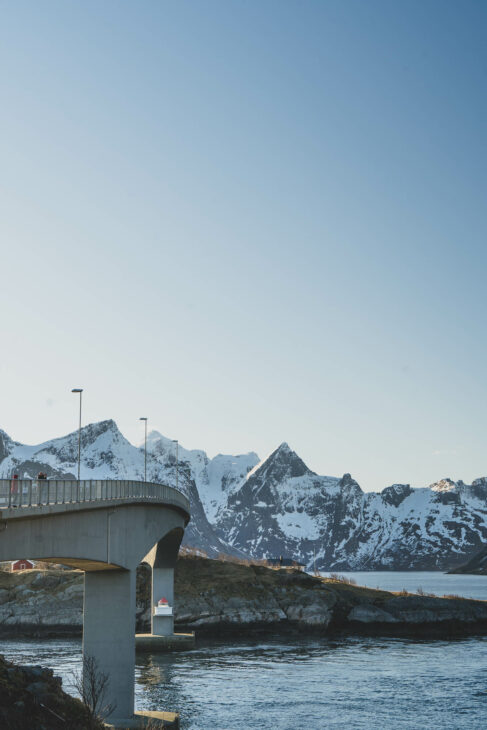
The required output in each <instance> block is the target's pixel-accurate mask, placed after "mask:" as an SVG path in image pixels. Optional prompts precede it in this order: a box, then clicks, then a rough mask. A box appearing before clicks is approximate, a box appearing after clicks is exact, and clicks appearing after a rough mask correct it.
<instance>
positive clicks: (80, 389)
mask: <svg viewBox="0 0 487 730" xmlns="http://www.w3.org/2000/svg"><path fill="white" fill-rule="evenodd" d="M71 393H79V428H78V501H79V486H80V485H79V482H80V471H81V397H82V393H83V388H73V389H72V391H71Z"/></svg>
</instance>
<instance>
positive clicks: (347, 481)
mask: <svg viewBox="0 0 487 730" xmlns="http://www.w3.org/2000/svg"><path fill="white" fill-rule="evenodd" d="M338 486H339V487H340V489H341V490H342V491H343V490H347V491H350V490H352V491H356V492H359V493H360V494H363V492H362V488H361V486H360V484H359V483H358V482H357V481H356V480H355V479H354V478H353V477H352V475H351V474H348V473H346V474H344V475H343V476H342V478H341V479H340V481H339V482H338Z"/></svg>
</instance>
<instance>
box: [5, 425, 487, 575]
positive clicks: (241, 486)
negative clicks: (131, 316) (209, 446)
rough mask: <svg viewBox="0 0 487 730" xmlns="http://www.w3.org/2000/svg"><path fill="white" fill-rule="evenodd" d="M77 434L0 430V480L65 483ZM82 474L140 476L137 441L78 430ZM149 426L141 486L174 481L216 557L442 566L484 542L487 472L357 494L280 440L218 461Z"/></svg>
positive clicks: (97, 429) (104, 429) (196, 543)
mask: <svg viewBox="0 0 487 730" xmlns="http://www.w3.org/2000/svg"><path fill="white" fill-rule="evenodd" d="M77 457H78V432H77V431H74V432H72V433H69V434H67V435H66V436H61V437H57V438H55V439H51V440H50V441H44V442H42V443H41V444H37V445H34V446H32V445H23V444H21V443H20V442H16V441H13V439H11V438H10V436H9V435H8V434H7V433H6V432H5V431H2V430H0V476H3V477H8V476H10V475H11V474H12V473H13V472H14V471H16V472H17V473H19V474H20V476H21V477H35V475H36V474H37V472H38V471H39V470H40V469H42V470H43V471H46V473H47V474H48V476H49V477H59V478H75V474H76V473H77ZM81 457H82V458H81V462H82V463H81V477H82V478H88V479H89V478H92V479H102V478H114V479H117V478H118V479H139V480H142V479H143V478H144V449H143V446H142V447H141V446H139V447H137V446H134V445H132V444H131V443H130V442H129V441H128V440H127V439H126V438H125V437H124V436H123V434H122V433H121V432H120V430H119V429H118V426H117V424H116V423H115V421H113V420H112V419H108V420H105V421H100V422H97V423H93V424H88V425H86V426H84V427H83V429H82V430H81ZM178 457H179V463H178V465H177V467H178V468H177V469H176V444H175V442H174V440H172V439H169V438H167V437H165V436H163V435H162V434H160V433H159V432H158V431H151V432H150V433H149V434H148V439H147V478H148V480H149V481H154V482H163V483H167V484H170V485H172V486H175V485H176V483H177V484H178V486H179V488H180V489H181V491H183V492H184V493H185V494H186V495H187V496H188V498H189V499H190V501H191V505H192V507H191V509H192V520H191V522H190V525H189V526H188V529H187V531H186V534H185V544H187V545H191V546H193V547H197V548H199V549H200V550H204V551H206V552H207V553H208V554H209V555H211V556H216V555H218V553H222V552H224V553H225V552H226V553H229V554H234V555H240V556H242V555H250V556H252V557H255V558H269V557H275V556H276V555H282V554H285V555H288V556H291V557H293V558H295V559H298V560H300V561H302V562H304V563H305V564H306V565H307V566H308V567H312V566H314V565H316V567H318V568H321V569H331V570H338V569H339V570H359V569H444V568H447V569H449V568H454V567H455V565H457V564H459V563H461V562H465V561H466V560H467V559H469V558H470V557H471V556H472V555H473V554H474V553H475V552H478V550H480V549H481V548H482V547H483V545H484V543H485V542H487V506H486V505H487V477H479V478H477V479H475V480H473V482H472V484H470V485H469V484H465V483H464V482H463V481H462V480H458V481H457V482H454V481H453V480H452V479H450V478H444V479H440V480H438V481H437V482H434V483H432V484H430V485H429V487H416V488H412V487H411V486H410V485H409V484H393V485H390V486H388V487H385V488H384V489H383V490H382V491H381V492H364V491H363V490H362V489H361V487H360V485H359V484H358V482H357V481H356V480H355V479H353V477H352V476H351V475H350V474H349V473H345V474H344V475H343V476H342V477H331V476H320V475H318V474H316V473H315V472H313V471H312V470H311V469H309V468H308V466H307V465H306V464H305V463H304V461H303V460H302V459H301V458H300V457H299V456H298V454H297V453H296V452H295V451H293V450H292V449H291V448H290V446H289V445H288V444H287V443H286V442H282V443H281V444H280V445H279V446H278V447H277V448H276V449H275V450H274V451H273V452H271V454H269V456H268V457H266V458H265V459H263V460H262V461H261V460H259V457H258V455H257V454H256V453H255V452H249V453H247V454H239V455H225V454H217V455H216V456H215V457H213V458H211V459H210V458H209V457H208V456H207V454H206V453H205V452H204V451H202V450H198V449H191V450H190V449H185V448H184V447H183V446H182V445H179V446H178Z"/></svg>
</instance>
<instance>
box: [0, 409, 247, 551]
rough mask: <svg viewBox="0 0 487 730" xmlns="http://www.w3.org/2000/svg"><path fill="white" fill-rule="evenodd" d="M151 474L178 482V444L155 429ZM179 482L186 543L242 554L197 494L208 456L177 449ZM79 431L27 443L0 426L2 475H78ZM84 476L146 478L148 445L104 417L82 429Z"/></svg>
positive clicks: (150, 443) (156, 479)
mask: <svg viewBox="0 0 487 730" xmlns="http://www.w3.org/2000/svg"><path fill="white" fill-rule="evenodd" d="M147 447H148V448H147V452H148V454H147V456H148V458H147V479H148V481H152V482H158V483H162V484H169V485H171V486H175V485H176V459H175V444H174V443H173V442H172V441H171V440H170V439H167V438H164V437H163V436H161V435H160V434H158V433H157V432H152V433H151V434H149V437H148V444H147ZM179 457H180V458H179V469H178V486H179V488H180V489H181V491H182V492H184V493H185V494H186V496H187V497H188V498H189V500H190V502H191V522H190V523H189V525H188V527H187V528H186V532H185V536H184V541H183V542H184V543H185V544H189V545H192V546H197V547H199V548H200V549H202V550H205V551H206V552H207V553H208V554H209V555H213V556H214V555H217V554H218V553H220V552H224V553H236V554H240V551H238V550H235V549H232V548H231V547H229V546H228V545H227V544H226V543H224V542H222V541H221V540H220V539H219V538H218V537H217V536H216V534H215V532H214V530H213V528H212V527H211V525H210V524H209V522H208V520H207V518H206V515H205V511H204V508H203V505H202V503H201V500H200V498H199V494H198V488H197V486H196V482H195V478H199V475H200V474H201V473H204V472H205V469H206V465H207V462H208V458H207V456H206V454H205V453H204V452H202V451H187V450H186V449H184V448H180V450H179ZM77 458H78V432H77V431H76V432H74V433H71V434H68V435H67V436H63V437H62V438H58V439H53V440H51V441H46V442H45V443H42V444H39V445H37V446H25V445H23V444H20V443H18V442H14V441H12V439H10V437H9V436H8V435H7V434H6V433H5V432H3V431H0V477H8V476H10V475H11V474H12V473H14V472H16V473H18V474H19V476H20V477H23V478H29V477H34V476H35V475H36V474H37V473H38V472H39V471H40V470H42V471H45V472H46V473H47V475H48V477H56V476H57V477H67V478H70V477H74V476H75V474H76V473H77ZM81 478H82V479H135V480H143V479H144V450H143V448H140V447H139V448H137V447H135V446H133V445H132V444H131V443H129V441H127V439H126V438H124V436H123V435H122V434H121V433H120V431H119V430H118V428H117V425H116V423H115V422H114V421H101V422H100V423H93V424H90V425H89V426H85V427H84V428H83V429H82V431H81Z"/></svg>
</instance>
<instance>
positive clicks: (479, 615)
mask: <svg viewBox="0 0 487 730" xmlns="http://www.w3.org/2000/svg"><path fill="white" fill-rule="evenodd" d="M175 596H176V598H175V616H176V630H177V631H196V633H197V635H198V636H204V635H219V636H222V635H228V634H231V635H232V636H234V637H236V636H242V637H243V636H246V635H248V634H251V633H257V632H258V633H263V632H265V633H269V634H270V633H273V634H275V633H283V634H284V633H289V632H292V633H302V634H305V633H320V634H325V635H331V634H336V633H339V632H347V633H357V634H370V633H374V634H383V635H387V636H404V635H411V636H442V637H448V636H456V635H465V634H475V633H481V634H487V601H475V600H469V599H463V598H460V597H458V596H447V597H433V596H428V595H417V594H410V593H405V592H401V593H390V592H388V591H382V590H374V589H371V588H365V587H360V586H356V585H350V584H347V583H345V582H342V581H340V580H332V579H327V578H320V577H313V576H311V575H308V574H307V573H302V572H300V571H297V570H291V571H287V570H272V569H270V568H268V567H264V566H262V565H255V564H237V563H234V562H226V561H222V560H210V559H206V558H200V557H190V556H182V557H180V559H179V561H178V564H177V570H176V577H175ZM82 608H83V574H82V573H80V572H78V571H72V570H53V569H49V570H45V571H36V570H33V571H25V572H19V573H0V636H3V637H6V636H9V637H12V636H24V637H40V636H50V637H55V636H79V635H80V634H81V629H82ZM149 612H150V573H149V570H148V569H146V568H145V567H144V566H142V567H141V569H140V570H139V574H138V581H137V631H139V632H144V631H147V629H148V624H149V615H150V613H149Z"/></svg>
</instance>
